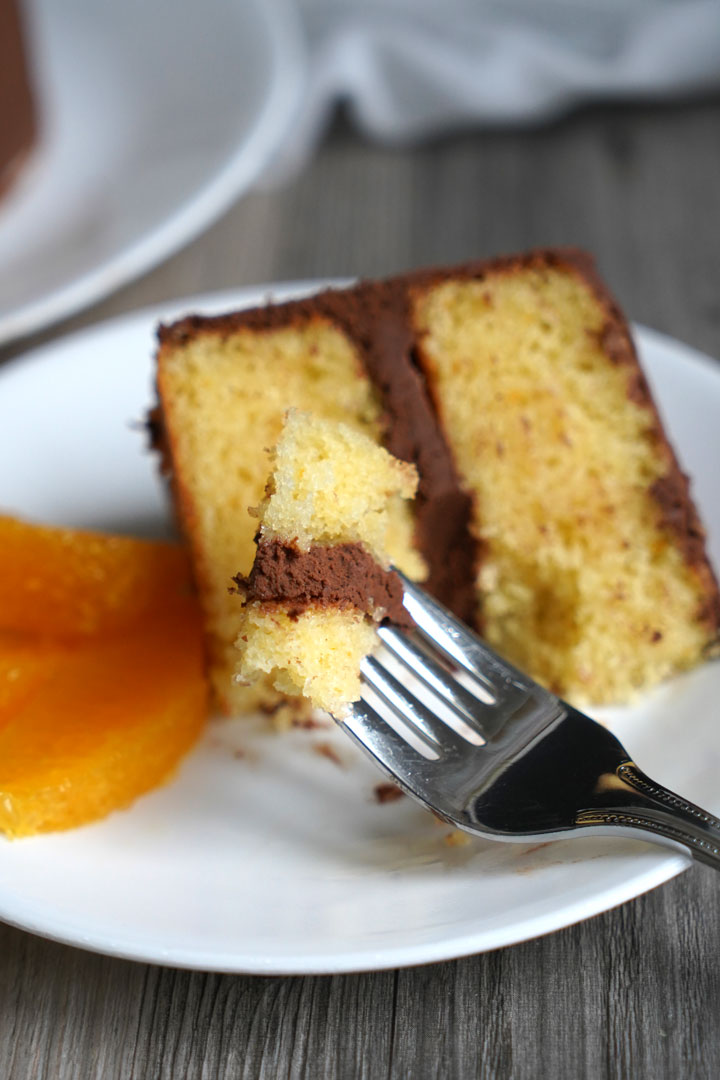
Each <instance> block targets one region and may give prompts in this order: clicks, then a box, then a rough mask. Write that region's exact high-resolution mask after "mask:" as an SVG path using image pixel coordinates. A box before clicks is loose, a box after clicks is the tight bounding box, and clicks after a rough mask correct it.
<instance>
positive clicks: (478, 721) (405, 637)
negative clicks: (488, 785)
mask: <svg viewBox="0 0 720 1080" xmlns="http://www.w3.org/2000/svg"><path fill="white" fill-rule="evenodd" d="M378 635H379V637H380V638H381V640H382V642H383V644H384V645H385V646H386V648H387V649H389V650H390V652H391V653H392V654H393V655H394V656H396V657H397V659H398V660H399V661H400V662H401V663H403V664H406V665H407V667H408V668H409V669H410V671H411V672H412V674H413V675H414V676H415V678H417V679H419V680H420V681H421V682H422V683H424V684H425V686H427V687H429V688H430V689H431V690H432V691H433V692H434V693H435V694H437V695H438V696H439V697H440V698H442V699H443V701H444V702H445V703H446V705H447V706H450V707H452V708H453V710H454V711H455V712H456V713H457V715H458V716H459V718H460V719H461V720H462V721H463V722H464V723H470V724H471V726H473V727H475V728H477V730H478V731H479V732H480V733H481V734H485V735H487V734H492V733H493V732H494V731H495V729H496V727H497V720H498V709H497V706H496V704H495V703H494V701H493V703H490V702H486V701H483V700H481V699H480V698H479V697H477V696H476V695H475V694H473V693H472V692H471V691H470V690H466V689H465V687H464V686H462V685H461V684H460V683H459V682H458V681H457V678H456V677H455V675H454V674H453V672H450V671H448V670H447V669H446V668H445V667H443V665H442V664H440V663H438V661H437V660H435V659H434V658H433V656H432V654H431V653H430V652H429V650H427V649H425V648H423V647H422V646H421V645H420V644H419V643H418V642H417V641H413V639H412V637H410V635H409V634H407V633H405V632H403V631H401V630H397V629H396V628H395V627H392V626H382V627H380V629H379V630H378ZM488 696H489V695H488Z"/></svg>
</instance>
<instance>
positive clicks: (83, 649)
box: [0, 518, 207, 837]
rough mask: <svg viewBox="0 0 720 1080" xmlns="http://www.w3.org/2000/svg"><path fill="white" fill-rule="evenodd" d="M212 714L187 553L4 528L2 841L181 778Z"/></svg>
mask: <svg viewBox="0 0 720 1080" xmlns="http://www.w3.org/2000/svg"><path fill="white" fill-rule="evenodd" d="M206 708H207V691H206V683H205V679H204V675H203V656H202V632H201V621H200V613H199V610H198V607H197V603H196V600H195V597H194V594H193V591H192V587H191V574H190V565H189V561H188V557H187V554H186V552H185V551H184V550H183V549H182V548H181V547H179V546H177V545H173V544H161V543H153V542H150V541H141V540H130V539H126V538H122V537H105V536H101V535H99V534H95V533H85V532H77V531H73V530H68V529H52V528H43V527H38V526H31V525H27V524H24V523H22V522H15V521H11V520H10V519H7V518H0V832H4V833H5V834H6V835H7V836H9V837H20V836H30V835H32V834H33V833H38V832H47V831H52V830H56V829H67V828H71V827H73V826H75V825H80V824H84V823H86V822H89V821H94V820H97V819H98V818H101V817H103V816H105V815H106V814H108V813H109V812H110V811H111V810H114V809H118V808H120V807H125V806H128V805H129V804H130V803H131V802H132V801H133V800H134V799H135V798H137V796H138V795H141V794H143V793H144V792H146V791H149V790H150V789H152V788H154V787H156V786H157V785H158V784H160V783H162V782H163V781H164V780H165V779H166V778H167V777H168V775H169V774H170V773H172V771H173V769H174V768H175V767H176V766H177V764H178V762H179V761H180V759H181V758H182V757H183V755H184V754H185V753H186V752H187V750H189V749H190V747H191V746H192V745H193V743H194V742H195V740H196V739H197V737H198V735H199V734H200V732H201V730H202V727H203V724H204V721H205V717H206Z"/></svg>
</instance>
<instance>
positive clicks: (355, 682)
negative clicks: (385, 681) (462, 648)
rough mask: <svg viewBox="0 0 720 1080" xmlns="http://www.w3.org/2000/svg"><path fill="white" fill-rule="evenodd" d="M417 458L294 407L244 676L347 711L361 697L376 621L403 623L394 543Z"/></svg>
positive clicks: (263, 540) (277, 461) (277, 464)
mask: <svg viewBox="0 0 720 1080" xmlns="http://www.w3.org/2000/svg"><path fill="white" fill-rule="evenodd" d="M416 487H417V472H416V470H415V468H414V466H412V465H409V464H408V463H406V462H401V461H398V460H397V459H396V458H393V457H392V456H391V455H390V454H389V453H388V452H387V450H385V449H383V448H382V447H380V446H377V445H376V443H375V442H373V440H371V439H369V438H368V437H367V436H366V435H362V434H358V433H357V432H355V431H353V430H352V428H350V427H347V426H346V425H344V424H341V423H336V422H332V421H326V420H320V419H317V418H314V417H312V416H310V415H309V414H301V413H297V412H292V413H290V414H289V415H288V418H287V421H286V424H285V427H284V429H283V432H282V435H281V437H280V440H279V443H278V445H277V447H276V449H275V452H274V463H273V470H272V474H271V477H270V480H269V482H268V486H267V489H266V497H265V499H264V500H263V503H262V504H261V506H260V507H259V508H258V510H257V511H256V512H255V513H256V514H257V515H258V516H259V518H260V527H259V529H258V532H257V536H256V541H257V553H256V557H255V560H254V563H253V567H252V570H251V572H250V574H249V575H248V576H247V577H245V576H244V575H237V576H236V578H235V581H236V584H237V587H238V592H239V593H240V594H241V596H242V597H243V598H244V605H243V608H242V612H241V620H240V629H239V634H238V638H237V641H236V643H235V644H236V648H237V649H238V651H239V674H238V678H239V679H241V680H246V681H248V682H250V683H252V682H253V681H254V680H256V679H257V678H258V676H263V675H264V676H267V679H266V680H265V681H268V680H269V681H270V683H271V684H272V686H273V687H274V688H275V689H276V690H278V691H279V692H281V693H284V694H287V695H289V696H297V695H298V694H300V695H302V696H303V697H304V698H306V699H308V700H309V701H310V702H311V704H312V705H314V706H315V707H317V708H321V709H326V710H327V711H329V712H332V713H333V714H334V715H336V716H340V715H342V713H343V712H344V710H345V709H346V707H347V705H348V704H349V703H350V702H352V701H355V700H357V699H358V698H359V697H360V663H361V661H362V659H363V657H364V656H366V655H367V654H368V653H370V652H371V651H372V650H373V648H374V646H375V644H376V637H375V628H376V626H377V624H379V623H380V622H382V621H384V620H386V619H392V620H393V621H396V622H399V623H406V622H407V616H406V615H405V612H404V608H403V606H402V585H401V583H400V580H399V578H398V577H397V574H395V572H394V571H393V570H392V569H391V568H390V566H389V561H388V555H387V551H388V548H389V546H390V544H391V541H392V539H393V538H392V533H393V529H394V528H395V527H396V525H397V521H398V520H402V518H399V517H398V514H397V506H398V504H401V503H402V501H403V500H408V499H411V498H412V497H413V495H414V494H415V490H416Z"/></svg>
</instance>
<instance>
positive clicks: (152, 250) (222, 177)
mask: <svg viewBox="0 0 720 1080" xmlns="http://www.w3.org/2000/svg"><path fill="white" fill-rule="evenodd" d="M23 8H24V9H26V10H27V14H28V16H29V20H28V22H29V26H28V29H29V30H30V31H31V34H30V40H31V43H32V45H33V50H32V51H33V54H34V57H35V62H34V64H33V67H34V69H35V72H36V77H37V81H38V93H39V98H40V109H41V121H42V138H41V140H40V143H39V146H38V149H37V151H36V152H35V154H34V156H33V158H32V159H31V161H30V164H29V166H28V168H27V170H26V172H25V173H23V174H22V177H21V180H20V181H19V183H18V186H17V187H16V188H15V189H13V191H12V192H11V194H10V196H9V197H8V198H7V199H4V200H3V201H2V202H1V203H0V341H4V340H8V339H10V338H13V337H17V336H19V335H21V334H27V333H29V332H30V331H33V330H37V329H38V328H40V327H41V326H44V325H45V324H47V323H50V322H52V321H54V320H56V319H60V318H64V317H65V316H67V315H69V314H71V313H72V312H74V311H77V310H78V309H79V308H81V307H83V306H84V305H87V304H89V303H91V302H93V301H95V300H98V299H99V298H100V297H101V296H104V295H106V294H107V293H109V292H111V291H112V290H113V289H116V288H117V287H118V286H120V285H122V284H124V283H125V282H127V281H129V280H131V279H132V278H133V277H136V276H137V275H139V274H141V273H143V272H144V271H146V270H148V269H150V267H152V266H154V265H155V264H156V263H158V262H160V261H161V260H162V259H164V258H165V257H166V256H167V255H169V254H170V253H171V252H173V251H175V250H177V249H178V248H180V247H181V246H182V245H183V244H185V243H187V241H188V240H190V239H191V238H192V237H194V236H195V235H196V234H197V233H199V232H200V231H201V230H202V229H203V228H205V227H206V226H207V225H209V224H210V222H212V221H213V220H214V219H215V218H217V217H218V216H219V215H220V214H221V213H222V212H223V211H224V210H226V209H227V208H228V207H229V206H230V205H231V203H232V202H233V201H234V200H235V199H236V198H237V197H238V195H240V194H241V193H242V192H243V191H245V190H246V189H247V188H248V187H249V185H250V184H251V183H252V182H253V181H254V180H255V179H256V178H257V177H258V175H259V174H260V173H261V172H262V170H263V168H264V167H265V165H266V164H267V162H268V160H269V158H270V156H271V155H272V154H273V152H274V151H275V150H277V148H278V147H279V145H280V144H281V141H282V139H283V137H284V136H285V134H286V132H287V129H288V126H289V123H290V120H291V116H292V115H293V112H294V109H295V108H296V106H297V100H298V98H299V96H300V93H301V87H302V81H303V53H302V48H301V46H300V42H301V37H300V33H299V30H298V23H297V16H296V12H295V9H294V5H293V4H291V3H289V2H288V0H203V2H202V3H197V2H196V0H173V3H171V4H167V3H161V2H159V0H123V2H122V3H118V2H117V0H62V3H58V2H57V0H29V2H28V3H26V4H24V5H23Z"/></svg>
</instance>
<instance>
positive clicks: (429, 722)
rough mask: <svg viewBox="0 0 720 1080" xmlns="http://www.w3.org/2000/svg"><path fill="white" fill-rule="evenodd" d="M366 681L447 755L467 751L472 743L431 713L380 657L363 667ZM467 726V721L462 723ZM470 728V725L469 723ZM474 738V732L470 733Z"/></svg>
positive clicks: (401, 715) (402, 717)
mask: <svg viewBox="0 0 720 1080" xmlns="http://www.w3.org/2000/svg"><path fill="white" fill-rule="evenodd" d="M360 670H361V672H362V676H363V679H364V680H365V681H366V682H367V684H368V685H369V686H371V687H372V689H373V690H374V691H375V693H376V694H378V695H379V696H380V697H381V698H382V700H383V701H384V702H386V703H387V704H388V705H389V706H390V707H391V708H392V709H393V710H394V711H395V712H396V713H398V715H399V717H400V719H401V720H402V721H403V722H404V723H406V724H410V725H412V726H413V727H414V728H416V729H417V730H418V731H419V732H420V734H421V735H424V736H425V737H426V738H429V739H432V741H433V743H434V744H435V745H437V747H438V748H439V749H440V751H441V752H442V753H443V754H444V755H445V754H448V753H452V752H453V751H456V752H457V751H459V752H462V751H463V750H467V748H468V744H469V739H466V738H464V737H463V736H462V735H461V734H460V733H459V732H458V731H457V730H456V729H455V728H453V727H450V725H449V724H448V723H446V722H445V721H444V720H443V719H442V717H440V716H439V715H438V714H437V713H435V712H433V711H432V709H429V708H428V707H427V705H425V704H424V703H423V702H422V701H420V700H419V698H417V697H415V695H414V694H413V693H411V692H410V691H409V690H408V688H407V687H406V686H403V684H402V683H401V682H400V680H399V679H396V678H395V676H394V675H391V673H390V672H389V671H387V670H386V669H385V668H384V667H383V666H382V664H380V663H379V662H378V660H377V659H376V657H374V656H368V657H366V658H365V660H363V663H362V666H361V669H360ZM460 722H461V723H463V721H462V720H461V721H460ZM465 726H466V727H467V726H468V725H467V723H465ZM470 734H471V735H472V731H470Z"/></svg>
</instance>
